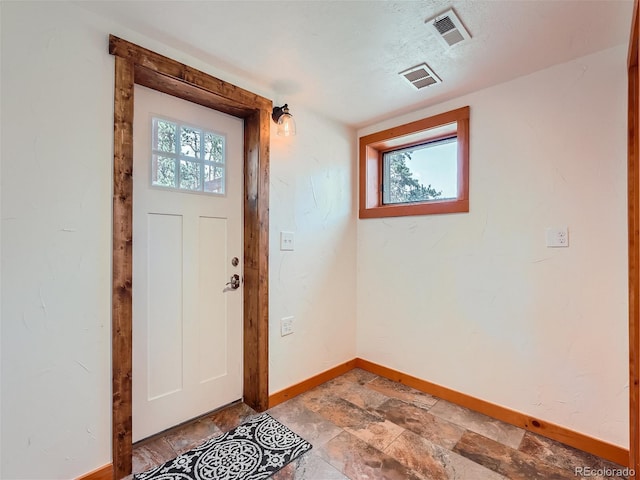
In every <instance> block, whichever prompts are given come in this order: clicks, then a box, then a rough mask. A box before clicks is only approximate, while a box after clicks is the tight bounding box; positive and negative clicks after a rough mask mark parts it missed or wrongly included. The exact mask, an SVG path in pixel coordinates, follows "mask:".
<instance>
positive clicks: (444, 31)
mask: <svg viewBox="0 0 640 480" xmlns="http://www.w3.org/2000/svg"><path fill="white" fill-rule="evenodd" d="M424 23H426V24H427V26H429V27H430V28H431V29H432V30H433V32H434V34H435V36H436V38H437V39H438V40H440V41H441V42H442V44H443V45H444V46H445V47H446V48H450V47H453V46H454V45H456V44H458V43H460V42H462V41H463V40H469V39H470V38H471V35H469V32H467V30H466V29H465V28H464V25H463V24H462V22H461V21H460V19H459V18H458V16H457V15H456V12H454V11H453V8H451V9H449V10H447V11H446V12H444V13H441V14H440V15H438V16H436V17H433V18H430V19H428V20H426V21H425V22H424Z"/></svg>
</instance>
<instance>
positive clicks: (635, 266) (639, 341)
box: [627, 0, 640, 478]
mask: <svg viewBox="0 0 640 480" xmlns="http://www.w3.org/2000/svg"><path fill="white" fill-rule="evenodd" d="M638 22H639V12H638V0H635V2H634V7H633V17H632V23H631V36H630V40H629V55H628V59H627V68H628V75H627V77H628V101H627V111H628V116H627V130H628V145H627V185H628V190H627V202H628V206H627V214H628V234H629V466H630V467H631V468H632V469H634V470H635V472H636V475H634V476H633V477H632V478H638V475H639V474H640V382H639V375H640V164H639V160H640V157H639V154H640V110H639V108H640V103H639V96H638V88H640V78H639V76H638V42H639V40H638V28H640V25H639V24H638Z"/></svg>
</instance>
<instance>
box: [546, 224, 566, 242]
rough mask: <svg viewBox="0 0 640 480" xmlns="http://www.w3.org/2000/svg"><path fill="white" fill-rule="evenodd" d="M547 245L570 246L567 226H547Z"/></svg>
mask: <svg viewBox="0 0 640 480" xmlns="http://www.w3.org/2000/svg"><path fill="white" fill-rule="evenodd" d="M546 233H547V247H568V246H569V229H568V228H567V227H556V228H547V230H546Z"/></svg>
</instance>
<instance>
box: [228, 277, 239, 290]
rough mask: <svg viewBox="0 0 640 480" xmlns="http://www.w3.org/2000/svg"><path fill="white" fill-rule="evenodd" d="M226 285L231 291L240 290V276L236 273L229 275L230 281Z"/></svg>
mask: <svg viewBox="0 0 640 480" xmlns="http://www.w3.org/2000/svg"><path fill="white" fill-rule="evenodd" d="M227 285H230V286H231V288H232V289H233V290H237V289H238V288H240V275H238V274H237V273H234V274H233V275H231V281H230V282H227Z"/></svg>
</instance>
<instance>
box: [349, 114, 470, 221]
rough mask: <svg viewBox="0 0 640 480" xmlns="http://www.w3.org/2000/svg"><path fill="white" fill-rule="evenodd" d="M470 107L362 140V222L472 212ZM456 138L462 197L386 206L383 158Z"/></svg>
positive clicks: (377, 133) (460, 193)
mask: <svg viewBox="0 0 640 480" xmlns="http://www.w3.org/2000/svg"><path fill="white" fill-rule="evenodd" d="M469 111H470V109H469V107H468V106H467V107H462V108H458V109H456V110H451V111H449V112H445V113H441V114H439V115H435V116H432V117H428V118H424V119H422V120H417V121H415V122H411V123H407V124H405V125H400V126H398V127H393V128H389V129H387V130H383V131H381V132H376V133H372V134H370V135H366V136H364V137H361V138H360V173H359V175H360V209H359V218H381V217H402V216H410V215H436V214H444V213H464V212H468V211H469ZM451 136H456V137H457V141H458V196H457V197H456V198H453V199H443V200H429V201H426V202H415V203H397V204H384V203H383V202H382V188H381V186H382V164H383V158H382V157H383V154H384V153H386V152H389V151H392V150H399V149H401V148H406V147H411V146H414V145H421V144H424V143H427V142H431V141H436V140H440V139H443V138H447V137H451Z"/></svg>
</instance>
